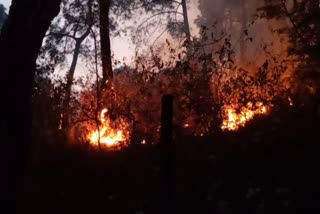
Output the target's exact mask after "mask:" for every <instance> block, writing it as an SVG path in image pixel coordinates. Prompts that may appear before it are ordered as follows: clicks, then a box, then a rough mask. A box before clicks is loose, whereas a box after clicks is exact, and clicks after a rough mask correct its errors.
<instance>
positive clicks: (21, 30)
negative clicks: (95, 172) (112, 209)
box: [0, 0, 61, 213]
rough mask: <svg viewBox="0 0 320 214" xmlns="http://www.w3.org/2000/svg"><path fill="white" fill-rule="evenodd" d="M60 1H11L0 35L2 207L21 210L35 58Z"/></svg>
mask: <svg viewBox="0 0 320 214" xmlns="http://www.w3.org/2000/svg"><path fill="white" fill-rule="evenodd" d="M60 2H61V0H48V1H42V0H29V1H21V0H13V1H12V4H11V7H10V12H9V16H8V19H7V21H6V23H5V24H4V26H3V28H2V32H1V35H0V67H1V71H2V74H1V82H2V84H1V86H0V93H1V100H3V101H4V102H2V104H1V112H2V114H1V116H0V118H1V138H2V139H1V146H2V148H1V155H0V156H1V161H0V162H1V163H0V164H1V171H2V173H1V174H2V176H1V179H3V180H1V182H0V183H1V193H2V194H3V195H4V196H5V197H4V198H3V200H2V202H4V205H5V206H2V208H3V209H4V210H8V212H10V211H11V213H17V210H18V209H23V207H22V204H20V205H18V204H17V203H18V201H19V200H21V193H22V187H23V181H24V170H25V166H26V160H27V158H28V153H29V149H30V145H31V125H32V123H31V94H32V86H33V81H34V79H33V78H34V73H35V63H36V58H37V55H38V52H39V49H40V47H41V43H42V39H43V37H44V36H45V33H46V31H47V29H48V28H49V25H50V23H51V21H52V19H53V18H54V17H55V16H56V15H57V14H58V12H59V5H60Z"/></svg>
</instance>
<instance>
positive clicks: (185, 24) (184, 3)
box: [181, 0, 191, 56]
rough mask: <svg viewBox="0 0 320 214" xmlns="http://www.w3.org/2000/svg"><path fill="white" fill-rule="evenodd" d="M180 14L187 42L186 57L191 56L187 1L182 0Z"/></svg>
mask: <svg viewBox="0 0 320 214" xmlns="http://www.w3.org/2000/svg"><path fill="white" fill-rule="evenodd" d="M181 5H182V12H183V28H184V32H185V34H186V42H187V54H188V56H190V55H191V33H190V26H189V19H188V8H187V1H186V0H182V1H181Z"/></svg>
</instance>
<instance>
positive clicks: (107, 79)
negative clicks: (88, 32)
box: [99, 0, 113, 89]
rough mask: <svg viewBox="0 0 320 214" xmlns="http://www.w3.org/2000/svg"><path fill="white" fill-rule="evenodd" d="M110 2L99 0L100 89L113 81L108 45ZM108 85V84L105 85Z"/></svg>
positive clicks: (109, 46)
mask: <svg viewBox="0 0 320 214" xmlns="http://www.w3.org/2000/svg"><path fill="white" fill-rule="evenodd" d="M110 3H111V2H110V0H99V9H100V42H101V61H102V85H101V89H105V88H106V87H107V86H110V85H111V84H112V81H113V72H112V62H111V45H110V29H109V27H110V23H109V10H110ZM107 83H108V84H107Z"/></svg>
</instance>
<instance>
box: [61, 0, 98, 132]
mask: <svg viewBox="0 0 320 214" xmlns="http://www.w3.org/2000/svg"><path fill="white" fill-rule="evenodd" d="M92 2H93V0H89V1H88V5H87V6H88V14H87V19H88V20H89V24H88V26H87V30H86V31H85V32H84V33H83V35H82V36H81V37H79V38H76V37H74V40H75V41H76V44H75V48H74V51H73V57H72V62H71V66H70V69H69V71H68V73H67V84H66V91H65V98H64V103H63V111H64V115H63V128H64V130H65V131H66V133H69V128H70V124H71V112H70V101H71V88H72V84H73V79H74V73H75V71H76V67H77V62H78V59H79V54H80V49H81V44H82V42H83V41H84V40H85V39H86V38H87V37H88V36H89V34H90V31H91V26H92V24H93V17H92ZM76 32H77V30H76V31H75V32H74V33H75V34H76Z"/></svg>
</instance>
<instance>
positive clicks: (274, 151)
mask: <svg viewBox="0 0 320 214" xmlns="http://www.w3.org/2000/svg"><path fill="white" fill-rule="evenodd" d="M279 115H280V116H279ZM279 115H274V116H272V117H268V118H267V119H266V118H263V117H261V118H257V119H256V120H255V121H254V122H252V123H251V124H248V125H247V126H246V127H245V128H244V129H242V130H240V131H237V132H229V133H228V132H225V133H223V134H221V135H219V136H204V137H193V136H180V137H176V138H175V144H174V145H175V149H174V153H173V159H172V166H173V174H172V180H171V182H172V189H171V190H169V192H170V191H171V193H172V198H173V206H174V208H175V211H174V213H195V214H196V213H199V214H202V213H215V214H220V213H228V214H233V213H246V214H248V213H279V214H280V213H281V214H284V213H320V212H319V211H320V207H319V202H320V191H319V190H320V189H319V186H320V185H319V184H320V176H319V175H320V173H319V165H318V163H320V155H319V151H320V150H319V148H320V144H319V139H320V126H319V121H318V122H316V123H315V122H314V121H313V122H310V121H307V120H306V119H305V117H302V116H301V115H300V116H299V113H296V112H286V113H283V112H282V113H281V114H280V113H279ZM161 161H162V154H161V151H160V150H159V149H158V147H157V146H152V145H144V146H141V147H140V148H136V149H131V148H128V149H124V150H121V151H114V152H99V151H95V150H92V149H90V148H86V147H83V146H80V145H63V144H56V145H49V144H46V143H42V144H41V146H40V147H39V149H38V152H37V154H36V155H33V159H32V161H30V163H29V166H28V170H27V178H26V185H25V209H26V210H27V213H33V214H36V213H41V214H44V213H48V214H49V213H50V214H51V213H108V214H121V213H128V214H129V213H130V214H131V213H134V214H144V213H152V214H157V213H163V212H162V210H163V207H164V206H167V204H165V203H167V201H166V198H165V197H164V195H163V193H164V189H163V188H164V184H163V180H162V178H163V176H162V173H161V172H162V168H161V166H162V164H161ZM168 197H169V196H168Z"/></svg>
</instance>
